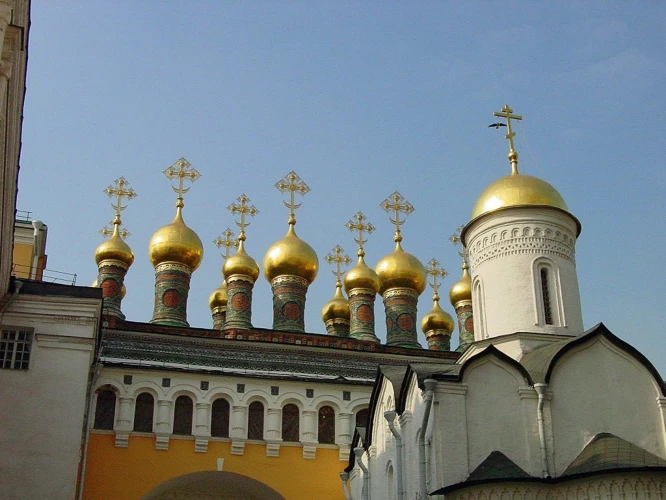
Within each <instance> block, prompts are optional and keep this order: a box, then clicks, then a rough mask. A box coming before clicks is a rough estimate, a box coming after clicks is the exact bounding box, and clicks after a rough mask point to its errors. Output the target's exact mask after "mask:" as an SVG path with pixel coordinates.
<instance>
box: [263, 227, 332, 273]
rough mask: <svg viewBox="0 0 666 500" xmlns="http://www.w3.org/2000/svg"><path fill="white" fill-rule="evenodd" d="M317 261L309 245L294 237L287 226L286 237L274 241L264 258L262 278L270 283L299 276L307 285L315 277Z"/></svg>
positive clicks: (292, 230)
mask: <svg viewBox="0 0 666 500" xmlns="http://www.w3.org/2000/svg"><path fill="white" fill-rule="evenodd" d="M318 270H319V259H318V258H317V254H316V253H315V251H314V250H313V249H312V247H311V246H310V245H308V244H307V243H306V242H304V241H303V240H301V239H300V238H299V237H298V236H296V232H295V231H294V225H293V224H289V230H288V231H287V235H286V236H285V237H284V238H282V239H281V240H279V241H276V242H275V243H273V245H271V247H270V248H269V249H268V251H267V252H266V255H265V256H264V276H265V277H266V279H267V280H268V281H269V282H271V281H273V279H275V278H277V277H278V276H287V275H289V276H299V277H301V278H303V279H305V280H307V282H308V283H312V282H313V281H314V279H315V278H316V277H317V271H318Z"/></svg>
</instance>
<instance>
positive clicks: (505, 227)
mask: <svg viewBox="0 0 666 500" xmlns="http://www.w3.org/2000/svg"><path fill="white" fill-rule="evenodd" d="M576 231H577V228H576V222H575V220H574V219H573V218H572V217H571V216H569V215H568V214H566V213H565V212H562V211H560V210H557V209H552V208H548V207H529V208H511V209H507V210H500V211H497V212H493V213H490V214H487V215H485V216H483V217H481V218H479V220H477V221H475V222H473V223H472V224H471V225H470V226H469V228H468V230H467V234H466V243H467V248H468V250H469V255H470V261H471V266H472V288H473V291H474V292H473V295H472V300H473V302H474V304H473V307H474V311H475V317H476V313H477V311H479V312H482V315H483V318H480V319H479V321H478V322H475V323H478V328H476V329H475V330H476V331H475V340H483V339H484V338H489V337H496V336H499V335H506V334H510V333H515V332H535V333H551V334H559V335H580V334H581V333H582V332H583V320H582V312H581V305H580V292H579V289H578V277H577V274H576V263H575V243H576ZM540 263H541V264H545V265H548V266H549V269H550V270H551V271H552V272H553V274H552V279H551V280H550V281H551V282H550V283H549V285H550V289H551V300H550V302H551V305H552V310H553V316H554V319H555V321H554V322H553V324H552V325H550V324H545V321H544V319H543V312H542V309H543V307H542V304H541V288H540V286H541V285H540V281H539V279H538V265H539V264H540ZM477 283H478V284H477ZM479 285H480V290H481V291H480V292H479V291H478V290H479ZM507 311H511V314H507ZM475 326H476V325H475Z"/></svg>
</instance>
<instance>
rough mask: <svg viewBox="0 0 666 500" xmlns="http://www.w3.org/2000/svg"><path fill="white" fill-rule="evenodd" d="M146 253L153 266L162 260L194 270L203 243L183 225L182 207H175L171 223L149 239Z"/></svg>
mask: <svg viewBox="0 0 666 500" xmlns="http://www.w3.org/2000/svg"><path fill="white" fill-rule="evenodd" d="M148 255H149V257H150V262H151V263H152V264H153V267H155V266H157V265H158V264H161V263H162V262H177V263H179V264H184V265H186V266H188V267H189V268H190V269H192V271H194V270H195V269H196V268H197V267H199V264H201V260H202V259H203V244H202V243H201V240H200V239H199V236H197V233H195V232H194V231H192V230H191V229H190V228H189V227H187V226H186V225H185V222H184V221H183V214H182V207H180V206H178V207H177V208H176V216H175V217H174V219H173V221H171V223H169V224H167V225H166V226H164V227H163V228H161V229H158V230H157V232H156V233H155V234H153V237H152V238H151V239H150V243H149V245H148Z"/></svg>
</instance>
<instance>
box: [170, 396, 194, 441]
mask: <svg viewBox="0 0 666 500" xmlns="http://www.w3.org/2000/svg"><path fill="white" fill-rule="evenodd" d="M192 409H193V405H192V400H191V399H190V398H189V397H188V396H178V398H176V404H175V405H174V409H173V433H174V434H179V435H181V436H190V435H191V434H192Z"/></svg>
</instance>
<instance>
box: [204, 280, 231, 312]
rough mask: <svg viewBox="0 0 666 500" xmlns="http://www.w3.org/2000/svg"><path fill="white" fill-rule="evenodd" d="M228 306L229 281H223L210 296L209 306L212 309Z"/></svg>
mask: <svg viewBox="0 0 666 500" xmlns="http://www.w3.org/2000/svg"><path fill="white" fill-rule="evenodd" d="M226 306H227V282H226V281H223V282H222V284H221V285H220V286H219V288H217V289H216V290H215V291H213V293H211V294H210V296H209V297H208V307H210V310H211V311H212V310H213V309H215V308H217V307H226Z"/></svg>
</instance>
